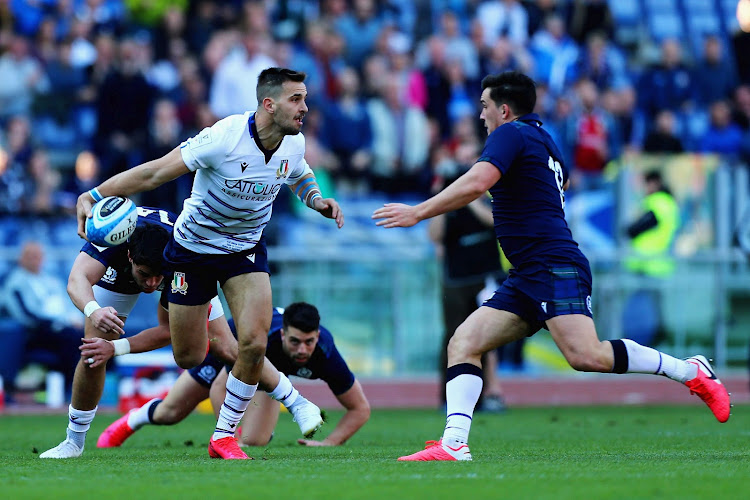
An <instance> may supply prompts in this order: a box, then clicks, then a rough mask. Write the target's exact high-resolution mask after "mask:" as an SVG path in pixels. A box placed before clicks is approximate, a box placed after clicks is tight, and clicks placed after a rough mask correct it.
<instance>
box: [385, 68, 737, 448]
mask: <svg viewBox="0 0 750 500" xmlns="http://www.w3.org/2000/svg"><path fill="white" fill-rule="evenodd" d="M481 104H482V112H481V114H480V116H479V117H480V119H482V120H483V121H484V125H485V127H486V128H487V134H488V137H487V142H486V144H485V147H484V151H482V155H481V156H480V158H479V159H478V160H477V162H476V163H475V164H474V165H473V166H472V167H471V169H470V170H469V171H468V172H466V173H465V174H464V175H462V176H461V177H460V178H459V179H458V180H457V181H455V182H454V183H453V184H451V185H450V186H448V187H447V188H445V189H444V190H443V191H441V192H440V193H438V194H437V195H435V196H433V197H432V198H430V199H428V200H427V201H424V202H422V203H420V204H418V205H416V206H409V205H404V204H400V203H389V204H387V205H385V206H384V207H383V208H379V209H378V210H376V211H375V213H374V214H373V219H378V222H377V225H379V226H384V227H387V228H390V227H409V226H413V225H414V224H416V223H418V222H419V221H421V220H425V219H429V218H431V217H435V216H436V215H440V214H443V213H446V212H449V211H451V210H456V209H458V208H461V207H463V206H466V205H468V204H469V203H471V202H472V201H474V200H475V199H477V198H479V197H480V196H482V195H483V194H484V193H485V192H486V191H488V190H489V191H490V193H491V195H492V208H493V217H494V219H495V232H496V235H497V238H498V240H499V242H500V244H501V246H502V248H503V251H504V252H505V255H506V256H507V257H508V260H510V262H511V264H513V269H511V271H510V274H509V275H508V278H507V279H506V280H505V281H504V282H503V284H502V285H501V286H500V288H499V289H498V290H497V291H495V294H494V295H493V296H492V297H491V298H489V299H488V300H487V301H485V302H484V304H483V305H482V307H480V308H479V309H477V310H476V311H474V312H473V313H472V314H471V315H469V317H468V318H467V319H466V321H464V322H463V323H462V324H461V325H460V326H459V327H458V328H457V329H456V333H455V335H454V336H453V337H452V338H451V340H450V343H449V345H448V370H447V377H446V380H447V382H446V395H447V414H448V419H447V421H446V424H445V430H444V432H443V436H442V439H440V440H439V441H428V446H427V447H426V448H425V449H424V450H422V451H420V452H417V453H414V454H412V455H408V456H404V457H401V458H399V460H407V461H417V460H418V461H423V460H471V453H470V452H469V446H468V444H467V442H468V439H469V430H470V429H471V421H472V416H473V413H474V407H475V405H476V402H477V399H478V398H479V395H480V394H481V392H482V368H481V366H482V365H481V361H480V359H481V356H482V354H484V353H485V352H488V351H490V350H492V349H495V348H496V347H499V346H501V345H505V344H508V343H509V342H512V341H514V340H518V339H521V338H523V337H527V336H530V335H534V334H535V333H536V332H537V331H538V330H539V329H540V328H542V327H544V328H546V329H548V330H549V332H550V334H551V335H552V338H553V340H554V341H555V343H556V344H557V346H558V348H559V349H560V351H561V352H562V353H563V355H564V356H565V359H566V360H567V361H568V363H570V366H572V367H573V368H575V369H576V370H580V371H587V372H614V373H650V374H654V375H664V376H667V377H669V378H671V379H672V380H676V381H678V382H681V383H683V384H685V385H686V386H687V387H688V388H689V389H690V391H691V392H692V393H694V394H697V395H698V396H700V398H701V399H702V400H703V401H704V402H705V403H706V404H707V405H708V407H709V408H710V409H711V411H712V412H713V414H714V416H716V418H717V419H718V420H719V422H726V421H727V420H728V419H729V411H730V402H729V395H728V393H727V391H726V388H725V387H724V386H723V385H722V384H721V382H719V379H718V378H716V375H715V373H714V371H713V369H712V368H711V365H710V364H709V362H708V360H707V359H706V358H705V357H703V356H693V357H691V358H688V359H687V360H681V359H676V358H673V357H672V356H669V355H668V354H665V353H663V352H659V351H657V350H655V349H651V348H650V347H645V346H642V345H640V344H638V343H636V342H634V341H632V340H629V339H622V340H619V339H618V340H605V341H600V340H599V339H598V337H597V333H596V328H595V327H594V321H593V320H592V310H591V269H590V268H589V263H588V260H587V259H586V257H585V256H584V255H583V253H582V252H581V251H580V249H579V248H578V244H577V243H576V242H575V240H573V237H572V235H571V232H570V229H569V228H568V224H567V222H566V221H565V211H564V208H565V189H566V188H567V185H568V169H567V168H566V166H565V164H564V162H563V159H562V156H561V155H560V151H559V150H558V148H557V146H556V145H555V143H554V142H553V141H552V138H551V137H550V135H549V134H548V133H547V132H546V131H545V130H544V129H543V128H542V122H541V121H540V119H539V116H538V115H536V114H534V113H533V110H534V106H535V104H536V87H535V84H534V82H533V80H531V78H529V77H528V76H526V75H524V74H522V73H517V72H510V71H509V72H505V73H502V74H500V75H492V76H488V77H486V78H485V79H484V80H482V96H481ZM633 313H634V314H637V311H633Z"/></svg>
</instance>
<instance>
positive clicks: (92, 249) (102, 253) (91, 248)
mask: <svg viewBox="0 0 750 500" xmlns="http://www.w3.org/2000/svg"><path fill="white" fill-rule="evenodd" d="M118 248H119V246H117V247H100V246H97V245H94V244H93V243H91V242H89V241H87V242H86V243H85V244H84V245H83V247H82V248H81V252H83V253H85V254H87V255H89V256H90V257H93V258H94V259H96V260H98V261H99V262H101V263H102V264H103V265H104V267H109V266H110V264H112V260H113V259H114V258H115V256H116V255H117V251H118Z"/></svg>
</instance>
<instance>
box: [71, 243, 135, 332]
mask: <svg viewBox="0 0 750 500" xmlns="http://www.w3.org/2000/svg"><path fill="white" fill-rule="evenodd" d="M106 270H107V269H106V267H104V264H102V263H101V262H99V261H98V260H96V259H95V258H93V257H91V256H90V255H88V254H86V253H84V252H81V253H79V254H78V257H76V260H75V262H73V268H72V269H71V270H70V275H68V295H69V296H70V300H71V301H72V302H73V305H75V306H76V307H77V308H78V310H79V311H81V312H82V313H84V314H85V315H86V316H87V317H88V319H89V320H91V324H92V325H93V326H94V328H96V329H97V330H99V331H100V332H102V333H112V334H117V335H122V334H123V333H125V332H124V330H123V329H122V327H123V326H124V323H123V322H122V320H121V319H120V318H118V317H117V310H115V308H114V307H100V306H99V304H98V303H97V302H96V299H95V298H94V290H93V286H94V285H95V284H96V283H98V282H99V280H100V279H101V278H102V276H104V272H105V271H106Z"/></svg>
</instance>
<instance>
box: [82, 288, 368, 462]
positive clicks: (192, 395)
mask: <svg viewBox="0 0 750 500" xmlns="http://www.w3.org/2000/svg"><path fill="white" fill-rule="evenodd" d="M230 323H231V321H230ZM232 330H234V325H232ZM91 352H94V351H91ZM96 353H97V356H101V357H102V358H103V359H108V358H109V357H111V356H112V355H113V351H112V348H111V347H109V348H107V347H106V346H105V345H103V343H101V342H99V343H97V348H96ZM271 363H273V365H271ZM225 366H226V365H225V364H224V363H222V362H221V361H219V360H218V359H217V358H215V357H213V356H211V355H210V354H209V355H208V356H206V359H205V360H204V362H203V363H202V364H201V365H199V366H197V367H195V368H191V369H190V370H187V371H185V372H183V373H182V374H181V375H180V376H179V378H178V379H177V382H175V385H174V386H173V387H172V388H171V389H170V391H169V394H167V396H166V397H165V398H164V400H160V399H154V400H152V401H149V402H148V403H146V404H145V405H143V406H142V407H141V408H139V409H135V410H131V411H130V413H128V414H127V415H124V416H123V417H121V418H119V419H118V420H116V421H115V422H114V423H112V424H111V425H110V426H109V427H107V429H106V430H105V431H104V432H103V433H102V435H101V436H100V437H99V441H98V442H97V446H99V447H100V448H109V447H115V446H121V445H122V443H123V442H124V441H125V440H126V439H127V438H129V437H130V436H132V435H133V433H134V432H135V431H137V430H138V429H140V428H141V427H143V426H145V425H149V424H152V425H173V424H176V423H178V422H181V421H182V420H183V419H185V417H187V416H188V415H189V414H190V412H192V411H193V409H194V408H195V407H196V406H197V405H198V403H200V402H201V401H203V400H204V399H206V398H207V397H208V396H209V389H210V394H211V396H212V401H213V403H214V410H215V411H216V410H218V408H219V407H220V406H221V403H222V401H223V398H224V393H225V391H226V380H227V371H226V370H225V369H224V367H225ZM269 366H270V367H271V368H273V366H276V367H278V369H279V370H280V371H281V372H283V373H278V372H277V371H276V370H275V369H273V371H274V372H275V375H273V376H270V375H269V376H266V374H265V371H266V369H267V368H266V367H269ZM263 370H264V375H263V376H262V377H261V388H262V389H264V388H263V385H264V379H267V378H268V379H272V380H273V377H280V380H281V381H282V383H276V385H275V387H276V389H275V390H273V391H268V393H266V392H258V393H256V394H255V396H253V399H252V401H251V404H250V405H249V406H248V410H247V411H246V413H245V416H244V418H243V421H242V434H241V436H239V437H238V439H239V441H240V444H243V445H247V446H264V445H266V444H268V442H269V441H270V440H271V437H272V435H273V430H274V428H275V427H276V423H277V421H278V418H279V404H278V402H277V401H281V402H282V403H283V404H284V405H285V406H286V407H287V408H289V410H290V412H291V413H292V414H293V415H294V417H295V421H296V422H297V423H298V424H299V426H300V430H301V431H302V433H303V435H305V437H307V438H309V437H311V435H312V432H314V430H312V432H310V430H311V429H312V425H311V424H314V423H316V418H315V417H319V412H318V413H313V414H309V412H305V411H297V410H296V408H298V407H300V406H299V403H300V401H302V400H305V399H304V398H303V397H302V396H301V395H299V393H298V392H297V391H296V390H295V389H294V388H293V387H292V386H291V384H290V383H289V382H288V378H287V377H286V376H285V375H296V376H299V377H303V378H309V379H318V378H319V379H322V380H324V381H325V382H326V383H327V384H328V387H329V388H330V389H331V391H332V392H333V394H334V395H335V396H336V397H337V398H338V400H339V402H340V403H341V405H342V406H344V408H346V413H345V414H344V416H343V417H342V418H341V420H340V421H339V423H338V424H337V425H336V428H335V429H334V430H333V432H331V434H330V435H329V436H328V437H326V438H325V439H323V440H322V441H314V440H311V439H299V440H298V443H299V444H301V445H306V446H337V445H341V444H344V443H345V442H346V441H347V440H348V439H349V438H350V437H351V436H352V435H354V433H355V432H357V431H358V430H359V429H360V428H361V427H362V426H363V425H364V424H365V423H366V422H367V420H368V419H369V417H370V405H369V403H368V401H367V398H366V397H365V395H364V392H363V391H362V386H361V385H360V384H359V382H358V381H357V380H356V379H355V378H354V374H353V373H352V372H351V371H350V370H349V367H348V366H347V364H346V362H345V361H344V359H343V358H342V357H341V355H340V354H339V352H338V349H336V345H335V344H334V342H333V336H332V335H331V333H330V332H329V331H328V330H327V329H326V328H325V327H323V326H321V325H320V316H319V314H318V310H317V309H316V308H315V306H312V305H310V304H306V303H302V302H299V303H295V304H292V305H290V306H289V307H287V308H286V310H284V309H281V308H275V309H274V311H273V321H272V323H271V329H270V331H269V334H268V346H267V348H266V361H265V364H264V366H263ZM284 381H285V382H284ZM286 384H288V385H286ZM264 390H266V389H264ZM305 401H306V400H305ZM300 408H301V409H303V410H305V409H309V406H308V405H304V406H301V407H300ZM316 429H317V427H315V430H316Z"/></svg>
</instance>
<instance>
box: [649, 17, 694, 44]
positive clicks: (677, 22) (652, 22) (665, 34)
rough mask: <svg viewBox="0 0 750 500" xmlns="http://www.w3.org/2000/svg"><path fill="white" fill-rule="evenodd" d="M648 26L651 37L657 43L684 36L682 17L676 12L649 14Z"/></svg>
mask: <svg viewBox="0 0 750 500" xmlns="http://www.w3.org/2000/svg"><path fill="white" fill-rule="evenodd" d="M648 25H649V26H648V27H649V32H650V33H651V36H652V37H653V38H654V39H655V40H656V41H657V42H661V41H662V40H664V39H667V38H682V37H683V36H684V35H685V29H684V28H683V26H682V17H681V16H680V15H679V14H678V13H676V12H675V13H659V14H651V15H649V17H648Z"/></svg>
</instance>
